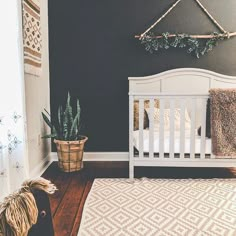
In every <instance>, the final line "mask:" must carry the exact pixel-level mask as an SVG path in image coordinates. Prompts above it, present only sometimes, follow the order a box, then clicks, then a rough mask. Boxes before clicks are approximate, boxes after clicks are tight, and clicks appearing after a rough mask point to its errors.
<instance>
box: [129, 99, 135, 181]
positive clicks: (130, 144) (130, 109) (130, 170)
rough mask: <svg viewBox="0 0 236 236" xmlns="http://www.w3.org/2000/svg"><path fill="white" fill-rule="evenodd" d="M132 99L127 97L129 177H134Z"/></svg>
mask: <svg viewBox="0 0 236 236" xmlns="http://www.w3.org/2000/svg"><path fill="white" fill-rule="evenodd" d="M133 134H134V97H133V96H129V177H130V178H131V179H132V178H133V177H134V141H133Z"/></svg>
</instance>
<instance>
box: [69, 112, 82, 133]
mask: <svg viewBox="0 0 236 236" xmlns="http://www.w3.org/2000/svg"><path fill="white" fill-rule="evenodd" d="M79 117H80V112H79V113H77V114H76V116H75V119H74V121H73V123H72V126H71V129H70V136H73V135H74V134H76V133H77V132H76V130H78V120H79Z"/></svg>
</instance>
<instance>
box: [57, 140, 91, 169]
mask: <svg viewBox="0 0 236 236" xmlns="http://www.w3.org/2000/svg"><path fill="white" fill-rule="evenodd" d="M80 137H81V140H78V141H62V140H57V139H54V143H55V144H56V147H57V155H58V166H59V168H60V169H61V170H62V171H64V172H73V171H78V170H81V169H82V168H83V153H84V144H85V142H86V141H87V140H88V137H86V136H80Z"/></svg>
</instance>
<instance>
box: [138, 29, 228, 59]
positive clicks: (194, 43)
mask: <svg viewBox="0 0 236 236" xmlns="http://www.w3.org/2000/svg"><path fill="white" fill-rule="evenodd" d="M169 35H170V33H169V32H165V33H162V36H163V37H162V38H156V37H155V35H154V33H152V32H149V33H148V34H147V35H145V36H144V37H142V38H141V39H140V41H141V44H143V45H144V47H145V50H146V51H148V52H150V53H154V52H156V51H158V50H159V49H166V50H167V49H169V48H171V47H174V48H185V49H186V51H187V53H192V54H194V55H195V56H196V57H197V58H199V57H200V56H203V55H205V54H207V53H208V52H209V51H211V50H212V49H213V48H214V47H215V46H216V45H217V44H218V42H219V41H221V40H224V39H226V37H224V36H222V35H219V33H217V32H214V33H212V34H211V35H212V36H214V37H212V38H209V39H197V38H193V37H191V36H190V35H188V34H176V36H175V37H168V36H169Z"/></svg>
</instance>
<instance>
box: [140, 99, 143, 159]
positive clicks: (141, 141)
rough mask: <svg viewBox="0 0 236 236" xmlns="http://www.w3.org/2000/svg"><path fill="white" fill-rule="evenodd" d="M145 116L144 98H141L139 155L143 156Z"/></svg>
mask: <svg viewBox="0 0 236 236" xmlns="http://www.w3.org/2000/svg"><path fill="white" fill-rule="evenodd" d="M143 116H144V99H143V98H141V99H139V157H143Z"/></svg>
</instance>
